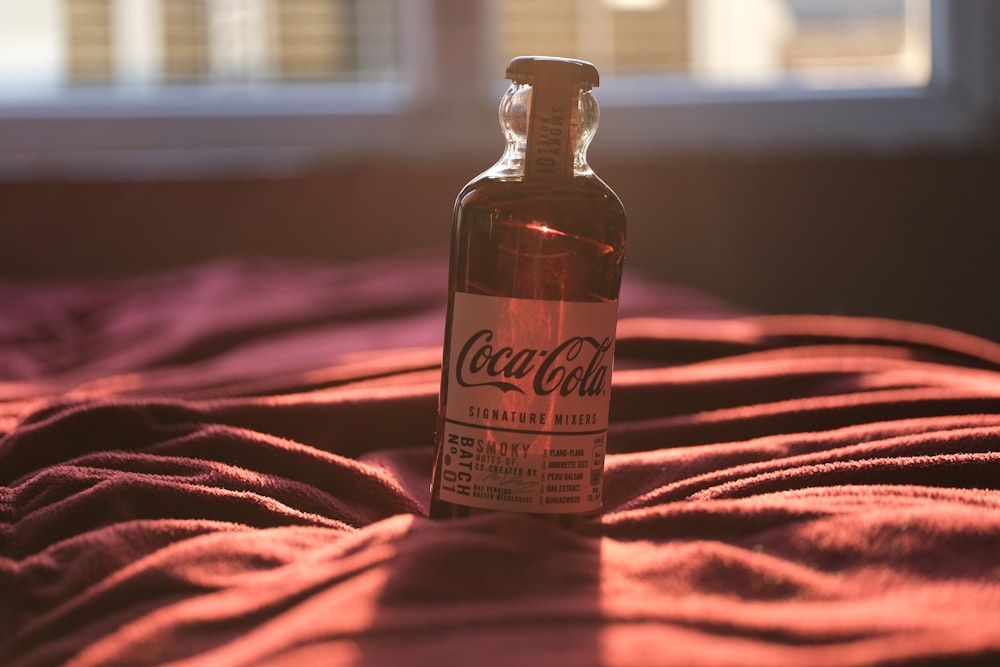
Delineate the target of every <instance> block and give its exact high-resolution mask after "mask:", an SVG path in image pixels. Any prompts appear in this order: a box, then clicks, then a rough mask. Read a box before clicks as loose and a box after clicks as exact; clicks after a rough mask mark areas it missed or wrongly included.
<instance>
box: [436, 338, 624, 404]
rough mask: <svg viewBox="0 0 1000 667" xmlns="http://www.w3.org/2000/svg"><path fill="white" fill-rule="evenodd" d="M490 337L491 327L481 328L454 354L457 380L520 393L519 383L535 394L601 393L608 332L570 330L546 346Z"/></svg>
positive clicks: (610, 342) (605, 374)
mask: <svg viewBox="0 0 1000 667" xmlns="http://www.w3.org/2000/svg"><path fill="white" fill-rule="evenodd" d="M495 337H496V334H495V333H494V332H493V330H492V329H481V330H480V331H477V332H476V333H474V334H472V336H470V337H469V339H468V340H467V341H466V342H465V344H464V345H463V346H462V349H461V350H460V351H459V353H458V358H457V360H456V361H457V367H456V369H455V376H456V380H457V381H458V384H459V385H461V386H463V387H496V388H497V389H499V390H500V391H502V392H504V393H506V392H508V391H516V392H520V393H522V394H524V393H526V392H525V390H524V389H523V388H522V385H524V386H530V387H531V390H532V391H533V392H534V393H535V394H536V395H538V396H547V395H549V394H552V393H554V392H559V395H561V396H570V395H571V394H576V395H577V396H581V397H587V396H599V395H601V394H602V393H604V391H605V384H606V382H607V381H608V366H609V364H610V360H607V361H605V358H606V356H607V353H608V351H609V350H610V349H611V346H612V345H613V344H614V339H613V338H611V337H610V336H609V337H607V338H605V339H604V340H598V339H597V338H593V337H592V336H571V337H569V338H567V339H566V340H564V341H563V342H561V343H559V344H558V345H556V346H555V347H553V348H552V349H551V350H539V349H534V348H530V347H525V348H522V349H519V350H515V349H514V348H512V347H510V346H509V345H501V344H498V343H495V342H494V339H495ZM526 378H528V381H525V379H526ZM517 381H520V383H518V382H517Z"/></svg>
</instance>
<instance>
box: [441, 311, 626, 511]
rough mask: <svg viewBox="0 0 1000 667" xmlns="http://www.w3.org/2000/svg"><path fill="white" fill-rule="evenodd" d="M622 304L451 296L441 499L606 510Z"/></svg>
mask: <svg viewBox="0 0 1000 667" xmlns="http://www.w3.org/2000/svg"><path fill="white" fill-rule="evenodd" d="M617 320H618V303H617V302H600V303H583V302H570V301H538V300H532V299H507V298H500V297H492V296H481V295H474V294H466V293H462V292H459V293H457V294H456V295H455V305H454V316H453V320H452V330H451V354H450V359H449V371H448V372H449V378H448V396H447V400H448V403H447V406H446V408H445V426H444V434H443V436H444V438H443V448H444V449H443V451H442V459H441V471H442V478H441V479H442V484H441V490H440V497H441V499H442V500H446V501H449V502H452V503H457V504H461V505H468V506H471V507H481V508H487V509H495V510H513V511H520V512H538V513H577V512H588V511H592V510H596V509H599V508H600V507H601V491H602V487H603V473H604V452H605V444H606V443H605V440H606V437H607V430H608V402H609V399H610V392H611V367H612V361H613V359H614V348H615V328H616V325H617Z"/></svg>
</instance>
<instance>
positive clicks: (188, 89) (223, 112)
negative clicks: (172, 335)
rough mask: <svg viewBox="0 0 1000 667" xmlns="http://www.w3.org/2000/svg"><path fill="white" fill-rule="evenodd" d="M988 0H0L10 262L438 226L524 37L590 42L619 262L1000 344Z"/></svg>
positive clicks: (480, 143) (95, 259)
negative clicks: (623, 236)
mask: <svg viewBox="0 0 1000 667" xmlns="http://www.w3.org/2000/svg"><path fill="white" fill-rule="evenodd" d="M998 37H1000V3H997V2H995V1H992V0H546V1H545V2H536V1H532V0H363V1H362V0H32V2H23V1H22V0H0V277H2V278H4V279H12V280H17V279H28V278H31V279H35V278H46V279H47V278H74V279H75V278H81V279H83V278H90V277H104V276H114V275H122V274H134V273H139V272H147V271H154V270H161V269H166V268H169V267H174V266H179V265H184V264H191V263H196V262H202V261H207V260H211V259H215V258H219V257H281V258H306V259H310V260H321V261H337V262H340V261H360V260H364V259H366V258H370V257H376V256H383V255H392V254H395V253H401V252H411V251H423V250H431V251H433V250H436V249H443V248H446V247H447V243H448V238H449V230H450V221H451V209H452V204H453V202H454V197H455V195H456V194H457V192H458V190H459V189H460V188H461V187H462V185H464V184H465V183H466V182H467V181H469V180H471V179H472V178H473V177H474V176H475V175H476V174H477V173H479V172H480V171H482V170H483V169H485V168H486V167H488V166H489V165H490V164H492V162H494V161H495V160H496V159H497V158H498V157H499V155H500V152H501V150H502V141H501V137H500V133H499V128H498V126H497V112H496V109H497V102H498V100H499V96H500V94H501V93H502V91H503V89H504V88H505V86H506V82H505V81H504V79H503V73H504V67H505V65H506V63H507V61H508V60H509V59H510V58H511V57H513V56H515V55H522V54H545V55H561V56H570V57H578V58H584V59H587V60H590V61H592V62H594V63H595V64H596V65H597V66H598V68H599V69H600V71H601V75H602V81H601V86H600V88H599V89H598V91H597V93H598V100H599V101H600V103H601V109H602V116H601V128H600V130H599V131H598V134H597V138H596V140H595V142H594V144H593V146H592V148H591V151H590V158H591V159H590V161H591V164H592V166H593V167H594V168H595V170H596V171H597V172H598V173H599V174H600V175H601V176H602V177H603V178H604V180H606V181H607V182H608V183H609V184H610V185H611V186H612V187H613V188H614V189H615V190H616V192H617V193H618V194H619V196H620V197H621V198H622V200H623V202H624V203H625V207H626V210H627V212H628V214H629V224H630V229H629V235H630V236H629V249H628V252H627V262H628V267H627V268H628V270H629V271H631V272H634V273H635V274H637V275H645V276H647V277H651V278H656V279H659V280H664V281H670V282H674V283H678V284H682V285H686V286H690V287H694V288H697V289H701V290H704V291H707V292H710V293H712V294H715V295H717V296H720V297H722V298H725V299H727V300H729V301H731V302H733V303H735V304H738V305H741V306H744V307H746V308H749V309H752V310H756V311H759V312H812V313H837V314H848V315H874V316H884V317H896V318H903V319H910V320H915V321H922V322H930V323H935V324H940V325H944V326H949V327H953V328H957V329H961V330H964V331H967V332H969V333H975V334H979V335H983V336H986V337H988V338H992V339H994V340H1000V314H998V313H997V308H996V305H995V304H996V301H997V297H996V295H997V293H998V288H1000V277H998V275H1000V274H998V271H997V264H998V262H997V254H998V248H1000V231H998V227H1000V139H998V135H1000V67H998V64H1000V46H998V44H997V42H998V41H1000V40H998Z"/></svg>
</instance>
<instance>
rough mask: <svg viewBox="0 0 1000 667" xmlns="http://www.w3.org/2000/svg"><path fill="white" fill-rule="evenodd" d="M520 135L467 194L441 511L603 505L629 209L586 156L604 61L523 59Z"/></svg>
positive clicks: (448, 346)
mask: <svg viewBox="0 0 1000 667" xmlns="http://www.w3.org/2000/svg"><path fill="white" fill-rule="evenodd" d="M507 78H508V79H510V81H511V83H510V86H509V87H508V89H507V91H506V93H505V94H504V96H503V98H502V99H501V101H500V126H501V129H502V130H503V134H504V137H505V138H506V142H507V144H506V149H505V150H504V153H503V155H502V157H501V158H500V160H499V161H498V162H497V163H496V164H495V165H493V166H492V167H491V168H490V169H488V170H486V171H485V172H483V173H482V174H480V175H479V176H477V177H476V178H475V179H473V180H472V181H471V182H470V183H469V184H468V185H466V186H465V187H464V188H463V189H462V191H461V192H460V193H459V195H458V198H457V200H456V202H455V209H454V219H453V229H452V238H451V258H450V267H449V271H450V273H449V297H448V310H447V319H446V325H445V326H446V329H445V341H444V357H443V363H442V375H441V392H440V398H439V408H438V420H437V434H436V442H435V461H434V470H433V478H432V484H431V509H430V515H431V517H432V518H447V517H461V516H467V515H470V514H475V513H479V512H484V511H516V512H525V513H530V514H538V515H544V516H546V517H548V518H550V519H554V520H556V521H557V522H559V523H564V524H573V523H575V522H576V521H577V520H579V519H581V518H589V517H593V516H596V515H598V514H599V513H600V511H601V500H602V489H603V472H604V456H605V451H606V446H607V443H606V435H607V426H608V403H609V398H610V389H611V369H612V361H613V357H614V341H615V327H616V324H617V315H618V293H619V287H620V285H621V275H622V261H623V256H624V248H625V212H624V209H623V208H622V204H621V202H620V201H619V199H618V197H617V196H616V195H615V193H614V192H612V190H611V189H610V188H609V187H608V186H607V185H606V184H605V183H604V182H603V181H602V180H601V179H600V178H598V176H597V175H596V174H595V173H594V172H593V171H592V170H591V168H590V166H589V165H588V164H587V147H588V145H589V144H590V141H591V139H592V138H593V136H594V133H595V131H596V130H597V123H598V117H599V110H598V106H597V101H596V99H595V97H594V94H593V90H592V89H593V87H595V86H597V85H598V72H597V69H596V68H595V67H594V66H593V65H592V64H590V63H587V62H584V61H581V60H570V59H565V58H548V57H536V56H531V57H519V58H514V59H513V60H512V61H511V62H510V65H509V66H508V68H507Z"/></svg>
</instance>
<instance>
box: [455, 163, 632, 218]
mask: <svg viewBox="0 0 1000 667" xmlns="http://www.w3.org/2000/svg"><path fill="white" fill-rule="evenodd" d="M551 198H556V199H563V198H572V199H577V200H579V201H581V202H595V203H596V202H599V201H600V202H603V204H604V206H605V207H606V208H618V209H621V210H622V213H623V214H624V208H623V207H622V203H621V200H620V199H619V198H618V195H617V194H615V192H614V190H612V189H611V187H610V186H609V185H608V184H607V183H605V182H604V181H603V180H602V179H601V178H600V177H599V176H598V175H597V174H595V173H593V172H589V173H587V174H582V175H577V176H574V177H573V178H572V179H571V180H569V181H568V182H565V183H549V182H531V181H526V180H524V179H523V177H522V176H521V175H519V174H518V175H515V176H510V175H506V174H502V173H501V174H498V173H495V172H492V171H486V172H483V173H482V174H480V175H479V176H477V177H476V178H474V179H472V180H471V181H469V182H468V183H467V184H466V185H465V187H463V188H462V189H461V190H460V191H459V194H458V197H457V199H456V205H457V206H467V205H489V204H499V203H503V204H509V203H512V202H524V203H528V202H532V201H537V200H542V199H551Z"/></svg>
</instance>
